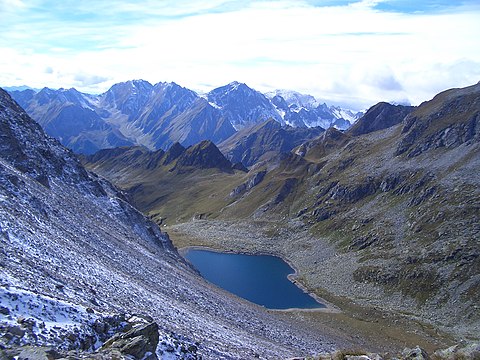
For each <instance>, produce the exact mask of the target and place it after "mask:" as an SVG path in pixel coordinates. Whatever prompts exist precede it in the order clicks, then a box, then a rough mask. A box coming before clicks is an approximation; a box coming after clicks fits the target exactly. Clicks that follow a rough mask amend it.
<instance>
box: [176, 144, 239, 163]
mask: <svg viewBox="0 0 480 360" xmlns="http://www.w3.org/2000/svg"><path fill="white" fill-rule="evenodd" d="M179 167H194V168H199V169H211V168H212V169H213V168H216V169H220V170H223V171H231V170H232V163H231V162H230V161H228V160H227V159H226V158H225V156H223V154H222V153H221V152H220V150H218V148H217V146H216V145H215V144H214V143H213V142H212V141H210V140H203V141H201V142H199V143H198V144H196V145H192V146H190V147H188V148H187V149H186V150H185V152H184V153H183V154H182V155H181V156H180V157H179V158H178V160H177V165H176V166H175V168H176V169H178V168H179Z"/></svg>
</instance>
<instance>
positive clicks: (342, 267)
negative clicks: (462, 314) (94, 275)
mask: <svg viewBox="0 0 480 360" xmlns="http://www.w3.org/2000/svg"><path fill="white" fill-rule="evenodd" d="M164 229H165V230H166V231H167V232H168V234H169V235H170V238H171V239H172V241H173V243H174V245H175V246H176V247H177V248H179V249H182V248H185V247H189V246H202V247H208V248H212V249H216V250H220V251H227V252H228V251H232V252H239V253H251V254H259V253H264V254H265V253H266V254H271V255H277V256H280V257H282V258H283V259H284V260H286V261H287V262H288V263H289V264H290V265H291V266H292V267H293V268H294V269H296V270H297V276H296V281H298V283H299V284H300V285H302V286H303V287H305V288H306V289H309V290H310V291H311V292H312V293H313V294H314V295H316V296H319V297H320V298H322V299H325V300H326V301H327V303H330V304H332V305H333V306H334V307H335V308H338V309H340V311H295V310H292V311H284V312H278V311H277V315H279V316H282V317H284V318H285V319H286V320H288V321H292V322H302V323H307V324H309V326H311V327H312V329H313V330H314V331H316V332H318V333H320V334H323V335H324V336H327V337H328V336H332V337H333V338H337V339H338V338H341V339H343V340H344V342H345V343H346V344H350V346H351V348H352V349H364V350H367V351H374V352H390V353H391V352H395V351H401V350H402V349H403V348H405V347H413V346H416V345H419V346H421V347H423V348H424V349H426V350H427V351H428V352H432V351H434V350H436V349H439V348H445V347H448V346H450V345H451V344H452V343H454V342H455V341H458V339H455V337H454V336H453V335H452V334H448V333H446V332H442V331H440V330H439V327H438V326H436V325H435V322H434V320H435V316H434V314H432V317H431V318H432V319H433V321H432V323H426V322H424V321H421V320H420V317H419V316H418V315H414V314H413V313H414V312H413V311H412V312H411V313H408V312H405V311H398V309H399V308H405V307H406V306H407V307H408V306H409V305H411V304H405V303H402V302H403V301H404V299H403V298H401V297H400V296H398V297H395V296H391V294H389V296H388V297H386V296H382V290H381V289H379V288H373V287H368V288H367V287H366V285H364V284H358V283H356V282H355V281H354V280H353V278H352V276H351V274H352V272H353V271H352V269H354V268H355V265H356V259H355V258H353V257H352V255H351V254H348V255H346V254H342V253H337V252H336V251H335V250H334V248H333V246H331V245H330V244H329V243H328V242H326V241H324V240H322V239H318V238H313V237H312V236H311V235H310V234H309V233H308V231H307V230H306V229H305V228H303V226H302V225H301V224H299V223H288V224H287V223H282V224H280V223H270V222H265V221H262V222H255V221H251V222H241V221H236V222H226V221H216V220H211V221H208V220H196V221H192V222H188V223H182V224H176V225H171V226H168V227H164ZM298 244H302V245H301V246H298ZM307 253H308V256H306V255H307ZM312 259H313V260H312ZM312 261H313V263H311V262H312ZM318 268H321V269H322V271H316V269H318ZM359 287H360V288H359ZM232 296H233V295H232ZM372 299H373V300H372ZM382 300H384V301H383V302H382ZM396 302H398V303H396Z"/></svg>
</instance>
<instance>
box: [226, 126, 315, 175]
mask: <svg viewBox="0 0 480 360" xmlns="http://www.w3.org/2000/svg"><path fill="white" fill-rule="evenodd" d="M323 131H324V130H323V129H322V128H292V127H290V126H282V125H281V124H280V123H278V122H277V121H275V120H273V119H270V120H267V121H265V122H263V123H261V124H258V125H256V126H254V127H250V128H245V129H243V130H241V131H239V132H238V133H236V134H235V135H233V136H232V137H231V138H229V139H228V140H226V141H225V142H223V143H221V144H220V145H219V148H220V149H221V150H222V152H223V153H224V154H225V156H226V157H227V158H228V159H230V161H232V162H241V163H242V164H244V165H246V166H251V165H253V164H255V163H256V162H258V161H259V160H266V159H268V158H269V157H272V156H275V155H278V154H282V153H288V152H290V151H291V150H292V149H293V148H295V147H296V146H298V145H300V144H302V143H303V142H305V141H308V140H310V139H313V138H315V137H317V136H319V135H320V134H321V133H322V132H323Z"/></svg>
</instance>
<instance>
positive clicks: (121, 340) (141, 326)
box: [100, 317, 159, 359]
mask: <svg viewBox="0 0 480 360" xmlns="http://www.w3.org/2000/svg"><path fill="white" fill-rule="evenodd" d="M142 320H143V321H144V322H143V323H142V322H139V323H136V324H134V325H133V327H132V328H131V329H130V330H128V331H127V332H125V333H121V334H116V335H114V336H113V337H112V338H110V339H109V340H107V341H106V342H105V344H104V345H103V346H102V347H101V348H100V351H105V350H109V349H117V350H119V351H120V353H121V354H124V355H131V356H133V357H134V358H136V359H156V358H157V357H156V355H155V350H156V348H157V345H158V338H159V335H158V325H157V323H155V322H149V323H146V322H145V319H142V318H138V317H136V318H135V321H142ZM149 354H150V355H149Z"/></svg>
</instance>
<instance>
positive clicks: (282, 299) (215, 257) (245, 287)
mask: <svg viewBox="0 0 480 360" xmlns="http://www.w3.org/2000/svg"><path fill="white" fill-rule="evenodd" d="M185 258H186V259H187V260H188V261H190V262H191V263H192V265H193V266H194V267H195V268H196V269H197V270H198V271H199V272H200V274H202V276H203V277H204V278H205V279H207V280H208V281H210V282H211V283H213V284H215V285H217V286H219V287H221V288H223V289H225V290H227V291H229V292H231V293H233V294H235V295H238V296H240V297H242V298H244V299H247V300H249V301H251V302H253V303H256V304H258V305H263V306H265V307H266V308H268V309H290V308H300V309H314V308H322V307H325V306H324V305H323V304H320V303H318V302H317V301H316V300H315V299H314V298H313V297H311V296H310V295H308V294H307V293H305V292H303V291H302V290H301V289H300V288H299V287H297V286H296V285H295V284H293V283H292V282H291V281H290V280H288V278H287V275H289V274H293V273H294V270H293V269H292V268H291V267H290V266H289V265H288V264H287V263H286V262H285V261H283V260H282V259H280V258H279V257H276V256H269V255H244V254H227V253H219V252H214V251H208V250H197V249H190V250H188V251H187V252H186V254H185Z"/></svg>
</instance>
